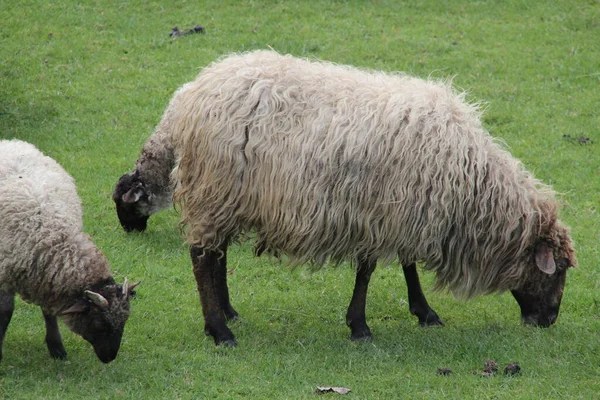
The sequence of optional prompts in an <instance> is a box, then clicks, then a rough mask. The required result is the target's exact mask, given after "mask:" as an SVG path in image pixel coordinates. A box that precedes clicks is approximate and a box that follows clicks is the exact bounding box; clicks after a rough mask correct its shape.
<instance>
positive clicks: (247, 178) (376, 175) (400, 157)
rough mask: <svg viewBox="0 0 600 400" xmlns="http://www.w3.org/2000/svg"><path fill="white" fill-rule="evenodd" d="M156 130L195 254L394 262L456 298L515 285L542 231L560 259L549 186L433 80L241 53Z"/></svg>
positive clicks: (214, 68) (181, 94)
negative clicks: (251, 240) (241, 246)
mask: <svg viewBox="0 0 600 400" xmlns="http://www.w3.org/2000/svg"><path fill="white" fill-rule="evenodd" d="M159 128H160V129H159V130H158V132H157V134H158V135H159V136H160V138H161V139H160V140H162V141H166V142H170V143H171V144H172V146H173V149H174V153H175V157H176V158H177V161H176V166H175V169H174V171H173V178H172V179H173V182H174V184H175V185H177V186H178V187H177V190H176V191H175V195H174V196H175V201H176V202H177V203H179V204H180V205H181V212H182V217H183V219H182V223H183V224H184V225H186V226H187V240H188V242H189V243H191V244H195V245H199V246H201V247H203V248H207V249H216V248H218V246H219V244H221V243H222V242H223V241H225V240H228V239H229V238H231V237H235V236H236V235H238V234H239V233H242V232H244V231H249V230H255V231H256V232H257V234H258V236H259V237H260V238H261V240H262V241H264V242H265V243H266V244H267V246H268V247H269V248H270V249H272V250H274V251H278V252H281V253H284V254H286V255H288V256H289V257H290V258H291V260H292V262H294V263H298V264H299V263H304V262H310V263H312V264H313V265H315V266H319V265H321V264H323V263H324V262H325V261H326V260H327V259H332V260H334V261H339V260H341V259H355V258H357V257H361V256H364V255H368V256H370V257H374V258H387V259H389V258H391V257H394V256H395V255H396V254H398V255H399V257H400V261H401V262H402V263H409V262H413V261H422V262H425V263H426V267H427V268H429V269H432V270H434V271H435V272H436V274H437V277H438V287H448V288H450V289H451V290H452V291H453V292H454V293H455V294H457V295H459V296H464V297H470V296H473V295H476V294H482V293H486V292H491V291H496V290H505V289H507V288H509V287H511V285H512V287H514V285H515V282H516V281H518V280H519V279H521V278H522V277H523V275H524V274H526V273H528V272H527V271H524V269H526V268H530V267H531V266H532V265H533V267H534V268H535V266H534V264H533V262H532V257H533V256H532V253H531V248H532V246H533V243H534V241H535V240H537V239H538V238H540V237H542V236H543V237H545V238H555V241H556V243H557V245H558V243H559V242H560V240H562V243H563V250H564V251H563V252H562V253H564V254H563V256H564V255H567V256H572V248H571V244H570V239H569V238H568V235H567V230H566V228H565V227H563V226H562V225H561V224H560V223H559V222H557V221H556V203H555V200H554V192H553V191H552V190H551V189H550V188H549V187H548V186H546V185H543V184H542V183H540V182H539V181H538V180H536V179H535V178H534V177H533V176H532V175H531V174H530V173H528V172H527V171H526V170H525V169H524V168H523V166H522V165H521V163H520V162H519V161H518V160H516V159H515V158H513V157H512V156H511V155H510V154H509V153H508V152H507V151H506V150H504V149H503V148H502V147H501V146H500V145H499V143H497V142H496V141H494V140H493V139H492V137H491V136H490V135H489V134H488V133H487V132H486V131H485V129H484V128H483V127H482V125H481V122H480V112H479V110H478V109H477V107H476V106H474V105H471V104H468V103H467V102H466V101H465V100H464V95H463V94H459V93H456V92H455V91H453V90H452V88H451V87H450V85H449V84H447V83H444V82H434V81H427V80H422V79H417V78H413V77H409V76H406V75H403V74H386V73H382V72H373V71H364V70H360V69H356V68H352V67H347V66H340V65H335V64H331V63H326V62H312V61H308V60H304V59H298V58H294V57H291V56H282V55H279V54H277V53H275V52H272V51H255V52H250V53H246V54H239V55H231V56H229V57H227V58H224V59H222V60H220V61H218V62H215V63H213V64H212V65H210V66H208V67H207V68H205V69H204V70H203V71H202V72H201V73H200V74H199V75H198V77H197V78H196V80H195V81H193V82H190V83H188V84H186V85H185V86H183V87H182V88H181V89H180V90H178V91H177V93H176V94H175V96H174V98H173V100H172V102H171V105H170V106H169V108H168V109H167V112H166V114H165V117H164V118H163V122H161V124H160V125H159ZM155 140H157V139H155ZM553 240H554V239H553ZM557 256H558V255H557Z"/></svg>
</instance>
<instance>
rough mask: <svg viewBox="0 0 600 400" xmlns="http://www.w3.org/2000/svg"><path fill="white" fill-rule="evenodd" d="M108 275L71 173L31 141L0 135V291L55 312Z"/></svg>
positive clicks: (103, 258) (108, 271)
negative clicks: (88, 229) (85, 225)
mask: <svg viewBox="0 0 600 400" xmlns="http://www.w3.org/2000/svg"><path fill="white" fill-rule="evenodd" d="M108 278H110V270H109V266H108V262H107V261H106V259H105V257H104V255H103V254H102V253H101V252H100V251H99V250H98V249H97V248H96V246H95V245H94V244H93V243H92V242H91V240H90V239H89V237H87V236H86V235H85V234H84V233H83V232H82V211H81V201H80V199H79V197H78V195H77V190H76V188H75V184H74V182H73V178H71V176H70V175H69V174H68V173H67V172H66V171H65V170H64V169H63V168H62V167H61V166H60V165H59V164H58V163H56V161H54V160H53V159H51V158H50V157H46V156H44V155H43V154H42V153H41V152H40V151H39V150H37V149H36V148H35V147H34V146H33V145H31V144H29V143H26V142H22V141H19V140H10V141H9V140H2V141H0V291H3V292H7V293H11V294H14V293H19V294H20V295H21V296H22V297H23V298H24V299H25V300H27V301H30V302H32V303H34V304H37V305H40V306H42V307H43V308H44V309H45V310H46V311H48V312H50V313H52V314H54V315H55V314H57V313H58V312H59V311H60V310H61V309H63V308H65V307H67V306H69V305H70V303H72V302H74V301H75V300H76V299H78V297H77V296H79V295H81V294H82V293H83V291H84V290H85V289H88V288H90V287H91V286H93V285H95V284H97V283H100V282H102V281H105V280H107V279H108Z"/></svg>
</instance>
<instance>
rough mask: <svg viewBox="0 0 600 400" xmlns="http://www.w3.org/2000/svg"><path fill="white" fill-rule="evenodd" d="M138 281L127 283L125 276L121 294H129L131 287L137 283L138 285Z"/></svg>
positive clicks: (133, 287)
mask: <svg viewBox="0 0 600 400" xmlns="http://www.w3.org/2000/svg"><path fill="white" fill-rule="evenodd" d="M139 284H140V282H139V281H138V282H134V283H132V284H129V282H127V278H125V282H123V296H129V294H130V293H131V291H132V290H133V289H135V287H136V286H137V285H139Z"/></svg>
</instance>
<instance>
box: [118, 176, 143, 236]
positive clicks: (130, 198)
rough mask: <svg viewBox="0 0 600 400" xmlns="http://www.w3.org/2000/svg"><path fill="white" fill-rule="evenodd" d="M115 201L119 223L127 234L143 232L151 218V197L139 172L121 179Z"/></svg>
mask: <svg viewBox="0 0 600 400" xmlns="http://www.w3.org/2000/svg"><path fill="white" fill-rule="evenodd" d="M113 200H114V202H115V206H116V208H117V216H118V217H119V222H120V223H121V226H122V227H123V229H124V230H125V231H126V232H131V231H139V232H142V231H144V230H145V229H146V225H147V221H148V218H149V216H150V211H149V210H150V204H149V195H148V191H147V190H146V187H145V185H144V183H143V182H142V180H141V179H140V174H139V171H138V170H135V171H134V172H131V173H128V174H125V175H123V176H122V177H121V178H120V179H119V182H118V183H117V186H116V187H115V191H114V192H113Z"/></svg>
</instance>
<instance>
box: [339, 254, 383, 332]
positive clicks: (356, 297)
mask: <svg viewBox="0 0 600 400" xmlns="http://www.w3.org/2000/svg"><path fill="white" fill-rule="evenodd" d="M376 265H377V260H373V259H361V260H359V261H358V265H357V266H356V281H355V283H354V292H353V293H352V300H351V301H350V305H349V306H348V312H347V313H346V325H348V326H349V327H350V331H351V339H352V340H368V339H371V330H370V329H369V326H368V325H367V321H366V315H365V307H366V302H367V290H368V289H369V281H370V280H371V274H372V273H373V270H375V266H376Z"/></svg>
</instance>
